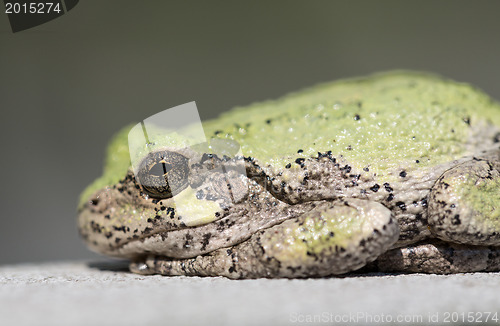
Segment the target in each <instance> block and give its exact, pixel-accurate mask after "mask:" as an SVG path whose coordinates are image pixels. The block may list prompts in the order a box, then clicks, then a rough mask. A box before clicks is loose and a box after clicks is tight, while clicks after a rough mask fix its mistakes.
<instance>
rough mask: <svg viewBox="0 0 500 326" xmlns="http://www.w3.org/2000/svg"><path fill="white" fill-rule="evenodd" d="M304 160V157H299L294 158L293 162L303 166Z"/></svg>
mask: <svg viewBox="0 0 500 326" xmlns="http://www.w3.org/2000/svg"><path fill="white" fill-rule="evenodd" d="M305 160H306V159H305V158H302V157H299V158H298V159H296V160H295V163H297V164H299V165H300V167H301V168H304V166H305V164H304V161H305Z"/></svg>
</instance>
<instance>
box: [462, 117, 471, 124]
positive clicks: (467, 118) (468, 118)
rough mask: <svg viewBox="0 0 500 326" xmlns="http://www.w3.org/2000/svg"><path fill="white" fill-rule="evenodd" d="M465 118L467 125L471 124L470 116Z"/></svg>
mask: <svg viewBox="0 0 500 326" xmlns="http://www.w3.org/2000/svg"><path fill="white" fill-rule="evenodd" d="M463 120H464V122H465V124H466V125H468V126H470V117H464V118H463Z"/></svg>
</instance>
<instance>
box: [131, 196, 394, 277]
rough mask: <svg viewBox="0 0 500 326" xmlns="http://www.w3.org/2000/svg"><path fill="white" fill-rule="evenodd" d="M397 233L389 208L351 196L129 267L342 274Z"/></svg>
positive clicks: (374, 255)
mask: <svg viewBox="0 0 500 326" xmlns="http://www.w3.org/2000/svg"><path fill="white" fill-rule="evenodd" d="M398 234H399V228H398V226H397V223H396V222H395V221H394V219H393V217H392V216H391V212H390V210H389V209H387V208H385V207H384V206H383V205H381V204H379V203H376V202H373V201H367V200H361V199H348V200H342V201H335V202H327V203H323V204H322V205H319V206H317V207H316V208H314V209H313V210H312V211H309V212H307V213H304V214H302V215H300V216H298V217H296V218H293V219H290V220H286V221H284V222H283V223H281V224H278V225H275V226H273V227H271V228H268V229H265V230H261V231H259V232H257V233H255V234H254V235H252V236H251V237H250V238H249V239H248V240H246V241H245V242H242V243H240V244H238V245H236V246H234V247H232V248H223V249H219V250H216V251H214V252H211V253H209V254H206V255H202V256H198V257H195V258H190V259H182V260H177V259H169V258H165V257H157V256H156V257H155V256H151V257H148V258H146V259H145V260H144V261H140V262H134V263H132V264H131V266H130V269H131V270H132V271H133V272H136V273H139V274H163V275H199V276H226V277H229V278H260V277H268V278H272V277H289V278H292V277H310V276H326V275H332V274H343V273H346V272H349V271H352V270H355V269H358V268H360V267H362V266H364V265H365V264H366V263H368V262H371V261H373V260H375V259H376V258H377V257H378V256H379V255H380V254H381V253H383V252H385V251H386V250H387V249H388V248H390V247H391V246H392V244H394V242H396V240H397V238H398Z"/></svg>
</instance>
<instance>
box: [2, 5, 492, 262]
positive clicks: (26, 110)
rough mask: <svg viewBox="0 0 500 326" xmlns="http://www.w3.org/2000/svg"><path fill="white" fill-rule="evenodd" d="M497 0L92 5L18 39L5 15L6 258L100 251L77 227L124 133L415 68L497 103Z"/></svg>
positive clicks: (49, 257)
mask: <svg viewBox="0 0 500 326" xmlns="http://www.w3.org/2000/svg"><path fill="white" fill-rule="evenodd" d="M498 13H500V1H457V0H453V1H412V2H410V1H273V2H268V1H261V2H258V1H257V2H256V1H252V2H246V3H242V2H237V3H235V2H229V1H227V2H223V1H199V2H195V1H175V2H173V1H172V2H167V1H136V0H134V1H128V0H127V1H126V0H119V1H118V0H115V1H111V0H107V1H101V0H86V1H80V3H79V4H78V5H77V6H76V7H75V8H74V9H73V10H71V11H70V12H69V13H67V14H65V15H63V16H62V17H60V18H58V19H55V20H53V21H51V22H48V23H46V24H44V25H41V26H38V27H35V28H33V29H29V30H25V31H22V32H19V33H16V34H13V33H12V32H11V30H10V26H9V22H8V19H7V16H6V15H5V14H4V13H0V92H1V93H0V94H1V96H0V109H1V119H0V121H1V129H0V132H1V137H0V142H1V150H2V154H1V161H0V164H1V171H2V173H1V176H2V183H1V187H0V191H1V196H0V198H1V213H0V216H1V222H0V264H9V263H18V262H36V261H47V260H68V259H84V258H92V259H93V258H96V257H97V255H94V254H92V253H91V252H89V251H88V250H87V249H86V248H85V246H84V244H83V243H82V242H81V241H80V239H79V237H78V234H77V230H76V224H75V220H76V219H75V218H76V204H77V200H78V196H79V193H80V192H81V191H82V190H83V189H84V187H85V186H86V185H87V184H89V183H90V182H91V181H92V180H93V179H94V178H96V177H97V176H98V175H99V174H100V172H101V164H102V161H103V158H104V151H105V146H106V143H107V141H108V139H109V138H110V137H111V136H112V134H113V133H114V132H116V131H117V130H119V129H120V128H121V127H122V126H123V125H125V124H128V123H130V122H138V121H140V120H143V119H144V118H146V117H148V116H150V115H152V114H155V113H157V112H159V111H162V110H164V109H167V108H169V107H172V106H175V105H178V104H182V103H185V102H188V101H192V100H195V101H196V102H197V105H198V109H199V110H200V115H201V117H202V118H212V117H215V116H217V115H218V114H219V113H220V112H223V111H225V110H227V109H230V108H231V107H233V106H236V105H245V104H249V103H251V102H254V101H258V100H264V99H269V98H274V97H277V96H280V95H282V94H284V93H287V92H290V91H294V90H298V89H300V88H302V87H306V86H310V85H313V84H315V83H318V82H323V81H328V80H333V79H337V78H343V77H350V76H356V75H364V74H368V73H371V72H375V71H381V70H387V69H394V68H405V69H418V70H428V71H434V72H437V73H440V74H443V75H445V76H447V77H451V78H454V79H457V80H461V81H467V82H470V83H473V84H475V85H477V86H478V87H480V88H482V89H483V90H485V91H486V92H487V93H489V94H490V95H492V96H493V97H495V98H497V99H500V19H499V18H498Z"/></svg>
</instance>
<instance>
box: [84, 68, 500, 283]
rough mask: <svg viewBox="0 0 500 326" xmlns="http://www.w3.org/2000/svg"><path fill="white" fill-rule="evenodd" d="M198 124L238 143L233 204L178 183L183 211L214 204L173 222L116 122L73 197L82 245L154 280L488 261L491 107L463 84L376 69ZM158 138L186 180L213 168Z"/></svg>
mask: <svg viewBox="0 0 500 326" xmlns="http://www.w3.org/2000/svg"><path fill="white" fill-rule="evenodd" d="M203 126H204V129H205V133H206V134H207V136H209V138H217V139H221V140H222V141H236V142H238V143H239V144H240V145H241V149H242V153H243V155H244V157H245V159H244V164H245V168H246V173H247V176H248V178H244V179H242V178H240V177H235V179H234V180H237V181H238V184H240V185H241V187H242V188H241V189H244V191H243V194H244V197H243V198H240V199H238V200H236V202H233V203H232V204H231V205H227V198H225V197H224V196H225V195H224V194H223V192H221V191H220V189H211V190H210V189H209V190H207V189H206V187H205V186H206V184H205V183H204V182H203V177H201V179H200V177H198V179H200V180H202V181H201V183H200V182H194V181H193V180H194V179H193V180H192V179H190V186H189V187H188V188H187V191H185V192H184V194H180V195H177V196H185V194H186V193H191V192H192V193H199V191H202V192H201V193H203V195H202V196H199V197H200V198H196V199H195V200H191V201H187V202H186V205H187V206H188V207H194V208H193V211H198V212H199V211H203V210H204V209H205V208H206V210H207V211H208V212H210V213H207V216H205V217H204V218H203V219H201V220H200V219H196V220H193V219H191V218H190V216H179V214H177V211H176V208H175V204H174V199H175V197H174V198H168V199H161V200H158V199H153V198H151V197H149V196H148V195H147V194H146V193H145V191H144V190H143V189H142V188H141V186H140V185H139V184H138V182H137V180H136V179H135V177H134V174H133V173H132V171H131V170H130V167H129V165H130V157H129V153H128V147H127V142H126V135H127V132H128V129H124V130H123V131H122V132H121V133H120V134H119V135H118V136H117V137H116V138H115V139H114V140H113V142H112V143H111V145H110V150H109V152H108V157H107V162H106V164H105V169H104V174H103V176H102V177H101V178H99V179H98V180H96V181H95V182H94V183H93V184H92V185H90V186H89V187H88V188H87V189H86V190H85V191H84V193H83V194H82V197H81V201H80V204H79V218H78V222H79V230H80V234H81V235H82V237H83V239H84V240H85V241H86V242H87V244H88V245H89V247H90V248H91V249H92V250H94V251H96V252H99V253H102V254H105V255H110V256H115V257H122V258H129V259H131V260H132V263H131V270H132V271H134V272H137V273H142V274H155V273H159V274H163V275H203V276H218V275H222V276H227V277H230V278H258V277H290V278H291V277H317V276H327V275H334V274H343V273H346V272H349V271H353V270H356V269H358V268H361V267H363V266H365V265H366V264H369V265H368V266H369V268H371V269H377V270H382V271H403V272H404V271H407V272H419V271H420V272H428V273H454V272H471V271H479V270H485V271H486V270H488V271H489V270H499V269H500V263H499V259H498V258H495V257H498V255H499V254H498V252H499V251H498V247H497V246H500V221H499V220H498V218H499V213H498V212H499V210H500V194H499V191H498V189H499V186H498V185H499V180H500V172H499V171H500V163H499V162H500V148H499V147H500V106H499V104H498V103H496V102H494V101H493V100H492V99H491V98H489V97H488V96H487V95H485V94H484V93H482V92H481V91H479V90H477V89H475V88H473V87H471V86H469V85H467V84H462V83H456V82H453V81H450V80H446V79H443V78H441V77H437V76H434V75H430V74H422V73H414V72H390V73H385V74H377V75H373V76H368V77H364V78H356V79H350V80H343V81H338V82H333V83H328V84H323V85H319V86H316V87H313V88H311V89H307V90H304V91H302V92H298V93H294V94H290V95H287V96H285V97H283V98H281V99H278V100H276V101H268V102H263V103H257V104H254V105H251V106H249V107H246V108H238V109H236V110H233V111H230V112H228V113H226V114H225V115H223V116H222V117H220V118H219V119H216V120H212V121H207V122H205V123H204V124H203ZM154 141H155V145H154V146H155V147H154V148H153V150H154V151H175V152H177V153H181V154H182V155H184V156H185V157H187V158H188V159H189V166H190V168H191V174H190V178H194V175H197V176H199V175H202V176H203V175H204V174H203V171H205V170H207V169H210V167H209V166H210V164H215V165H217V164H222V163H223V162H222V160H219V159H217V158H215V159H212V160H209V161H207V160H206V158H205V159H204V158H203V156H202V155H201V153H199V152H195V151H192V150H190V149H189V148H181V149H179V147H178V146H177V147H175V146H173V144H174V143H180V142H184V140H182V139H175V140H173V139H171V138H170V139H162V138H161V136H159V137H158V139H155V140H154ZM186 143H188V142H187V141H186ZM226 163H228V162H226ZM229 163H231V161H229ZM200 180H198V181H200ZM204 187H205V188H204ZM209 193H210V195H212V199H213V197H214V196H215V197H217V198H216V200H206V198H208V194H209ZM204 205H209V206H204ZM438 239H439V240H438ZM445 249H446V250H445ZM478 252H481V253H483V254H481V255H477V253H478ZM471 253H474V254H471ZM377 257H380V259H378V260H376V259H377ZM463 257H467V259H463ZM474 257H477V259H476V258H474ZM488 257H491V259H490V260H488Z"/></svg>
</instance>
